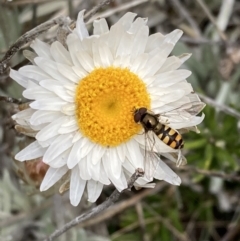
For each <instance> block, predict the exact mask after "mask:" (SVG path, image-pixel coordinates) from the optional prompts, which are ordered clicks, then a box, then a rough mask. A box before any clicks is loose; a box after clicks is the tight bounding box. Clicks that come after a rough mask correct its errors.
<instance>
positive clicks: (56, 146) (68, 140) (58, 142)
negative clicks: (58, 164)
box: [43, 134, 73, 162]
mask: <svg viewBox="0 0 240 241" xmlns="http://www.w3.org/2000/svg"><path fill="white" fill-rule="evenodd" d="M72 138H73V135H71V134H65V135H59V136H58V137H57V138H56V139H55V140H54V142H53V143H52V144H51V145H50V146H49V147H48V149H47V151H46V152H45V154H44V156H43V161H44V162H50V161H51V160H53V159H55V158H57V157H58V156H59V155H60V154H61V153H63V152H64V151H66V150H67V149H68V148H70V147H71V146H72Z"/></svg>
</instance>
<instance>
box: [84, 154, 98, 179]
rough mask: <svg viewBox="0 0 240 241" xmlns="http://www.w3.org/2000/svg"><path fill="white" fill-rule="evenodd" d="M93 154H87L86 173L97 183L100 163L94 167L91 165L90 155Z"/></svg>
mask: <svg viewBox="0 0 240 241" xmlns="http://www.w3.org/2000/svg"><path fill="white" fill-rule="evenodd" d="M92 153H93V152H91V153H89V155H88V156H87V161H88V171H89V173H90V176H91V177H92V179H93V180H94V181H99V179H100V173H101V171H100V167H101V162H100V161H99V162H98V163H97V164H96V165H93V164H92V155H91V154H92Z"/></svg>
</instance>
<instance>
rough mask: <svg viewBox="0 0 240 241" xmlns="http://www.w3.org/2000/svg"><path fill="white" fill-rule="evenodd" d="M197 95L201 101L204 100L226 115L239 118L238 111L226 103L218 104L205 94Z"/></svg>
mask: <svg viewBox="0 0 240 241" xmlns="http://www.w3.org/2000/svg"><path fill="white" fill-rule="evenodd" d="M198 96H199V97H200V98H201V99H202V100H203V102H205V103H206V104H208V105H210V106H212V107H214V108H216V109H218V110H220V111H222V112H225V113H226V114H228V115H231V116H233V117H236V118H237V119H240V113H239V112H238V111H236V110H234V109H233V108H231V107H229V106H226V105H223V104H219V103H217V102H216V101H215V100H213V99H211V98H209V97H207V96H205V95H202V94H199V93H198Z"/></svg>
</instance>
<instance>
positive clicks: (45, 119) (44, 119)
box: [30, 110, 63, 125]
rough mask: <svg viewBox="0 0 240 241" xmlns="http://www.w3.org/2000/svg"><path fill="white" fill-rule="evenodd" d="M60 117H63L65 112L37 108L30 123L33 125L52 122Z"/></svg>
mask: <svg viewBox="0 0 240 241" xmlns="http://www.w3.org/2000/svg"><path fill="white" fill-rule="evenodd" d="M60 117H63V114H62V113H61V112H58V111H46V110H37V111H35V113H34V114H33V115H32V116H31V119H30V123H31V124H32V125H40V124H43V123H50V122H52V121H54V120H56V119H58V118H60Z"/></svg>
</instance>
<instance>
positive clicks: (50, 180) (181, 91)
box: [10, 11, 204, 206]
mask: <svg viewBox="0 0 240 241" xmlns="http://www.w3.org/2000/svg"><path fill="white" fill-rule="evenodd" d="M83 15H84V11H81V12H80V13H79V15H78V19H77V23H76V28H75V29H74V30H73V32H72V33H71V34H69V35H68V37H67V47H68V49H65V48H64V47H63V45H62V44H61V43H60V42H58V41H56V42H54V43H52V44H51V45H48V44H46V43H44V42H42V41H40V40H38V39H36V40H35V41H34V42H33V43H32V44H31V47H32V48H33V50H34V51H35V52H36V54H37V55H38V56H37V57H36V58H34V63H35V65H28V66H24V67H22V68H21V69H19V71H15V70H11V72H10V76H11V77H12V78H13V79H14V80H15V81H16V82H18V83H19V84H20V85H22V86H23V87H24V88H25V89H26V90H25V91H24V92H23V96H24V97H25V98H27V99H29V100H31V101H32V102H31V103H30V104H29V108H27V109H25V110H23V111H21V112H19V113H17V114H16V115H14V116H13V119H15V120H16V122H17V123H18V124H19V125H21V126H24V127H26V128H28V129H29V128H30V129H31V130H32V131H31V135H34V136H35V139H36V140H35V141H34V142H33V143H32V144H30V145H29V146H27V147H26V148H25V149H23V150H22V151H20V152H19V153H18V154H17V155H16V159H17V160H19V161H26V160H32V159H35V158H39V157H42V160H43V162H45V163H46V164H48V165H49V169H48V171H47V173H46V175H45V177H44V180H43V182H42V184H41V187H40V190H41V191H45V190H47V189H48V188H50V187H51V186H53V185H54V184H55V183H56V182H58V181H59V180H60V179H61V178H62V177H63V176H64V175H65V174H66V173H70V201H71V203H72V205H75V206H76V205H78V203H79V202H80V200H81V197H82V194H83V192H84V190H85V189H86V190H87V192H88V201H90V202H95V201H96V200H97V198H98V197H99V195H100V193H101V191H102V188H103V185H109V184H110V183H112V184H113V185H114V186H115V187H116V188H117V189H118V190H119V191H122V190H123V189H125V188H126V187H127V179H128V178H129V176H131V175H132V174H133V173H134V171H135V169H136V168H143V169H144V168H146V167H147V168H151V165H145V163H146V162H148V163H150V162H149V160H145V158H144V156H145V154H144V153H145V148H146V147H145V141H144V140H145V135H143V134H142V133H143V127H142V126H141V125H139V124H137V123H135V121H134V118H133V109H134V108H139V107H146V108H147V109H149V110H151V111H153V112H154V113H165V114H166V113H168V114H166V115H162V117H161V118H163V119H164V118H165V121H166V119H167V122H168V126H170V127H171V128H174V129H188V128H192V127H194V126H196V125H198V124H199V123H200V122H201V121H202V120H203V118H204V116H203V115H202V116H201V117H198V116H196V114H197V113H193V114H191V113H189V112H187V111H185V109H186V108H189V106H191V105H192V103H197V104H201V102H200V100H199V98H198V96H197V95H196V94H194V92H193V89H192V87H191V85H190V84H189V83H187V81H186V78H187V77H188V76H189V75H190V74H191V72H190V71H188V70H184V69H178V68H179V67H180V66H181V64H182V63H183V62H184V61H186V60H187V59H188V58H189V57H190V55H188V54H185V55H182V56H179V57H176V56H171V57H168V56H169V54H170V52H171V51H172V49H173V47H174V45H175V44H176V42H177V41H178V40H179V38H180V37H181V35H182V31H181V30H175V31H173V32H171V33H170V34H167V35H165V36H164V35H162V34H160V33H156V34H153V35H150V36H149V28H148V26H147V25H146V24H147V19H143V18H136V14H134V13H130V12H129V13H126V14H125V15H124V16H123V17H122V18H121V19H120V20H119V21H118V22H117V23H116V24H114V25H113V26H112V27H111V28H110V29H109V27H108V24H107V22H106V20H105V19H100V20H95V21H94V23H93V35H91V36H89V33H88V30H87V28H86V26H85V24H84V21H83ZM187 105H188V107H186V106H187ZM169 111H170V112H169ZM164 116H165V117H164ZM163 121H164V120H163ZM33 133H34V134H33ZM149 134H150V135H154V133H151V132H149ZM155 139H156V142H157V143H156V145H155V146H154V148H155V149H156V150H155V151H157V152H158V153H160V154H161V155H163V156H165V157H167V158H169V159H171V160H173V161H175V162H176V161H177V158H178V157H177V156H179V155H178V154H177V155H172V154H169V153H173V154H174V152H179V150H174V149H173V148H171V147H170V146H168V145H166V144H164V143H163V142H161V141H160V140H159V139H158V138H155ZM147 148H149V147H147ZM149 151H150V150H149ZM175 156H176V157H175ZM180 156H181V155H180ZM182 158H183V157H182V156H181V159H182ZM155 162H158V165H156V166H157V170H156V171H155V172H152V173H153V174H152V175H153V176H152V177H151V180H153V178H157V179H159V180H165V181H167V182H169V183H171V184H173V185H179V184H180V182H181V180H180V178H179V177H178V176H177V175H176V174H175V173H174V172H173V171H172V170H171V169H170V168H169V167H168V166H167V165H166V164H165V163H164V162H163V161H162V160H161V159H160V157H159V159H158V160H155ZM145 171H146V170H145ZM151 180H148V179H147V178H146V177H142V178H139V179H138V180H137V181H136V183H135V186H138V187H153V186H154V184H153V183H149V181H151Z"/></svg>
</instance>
